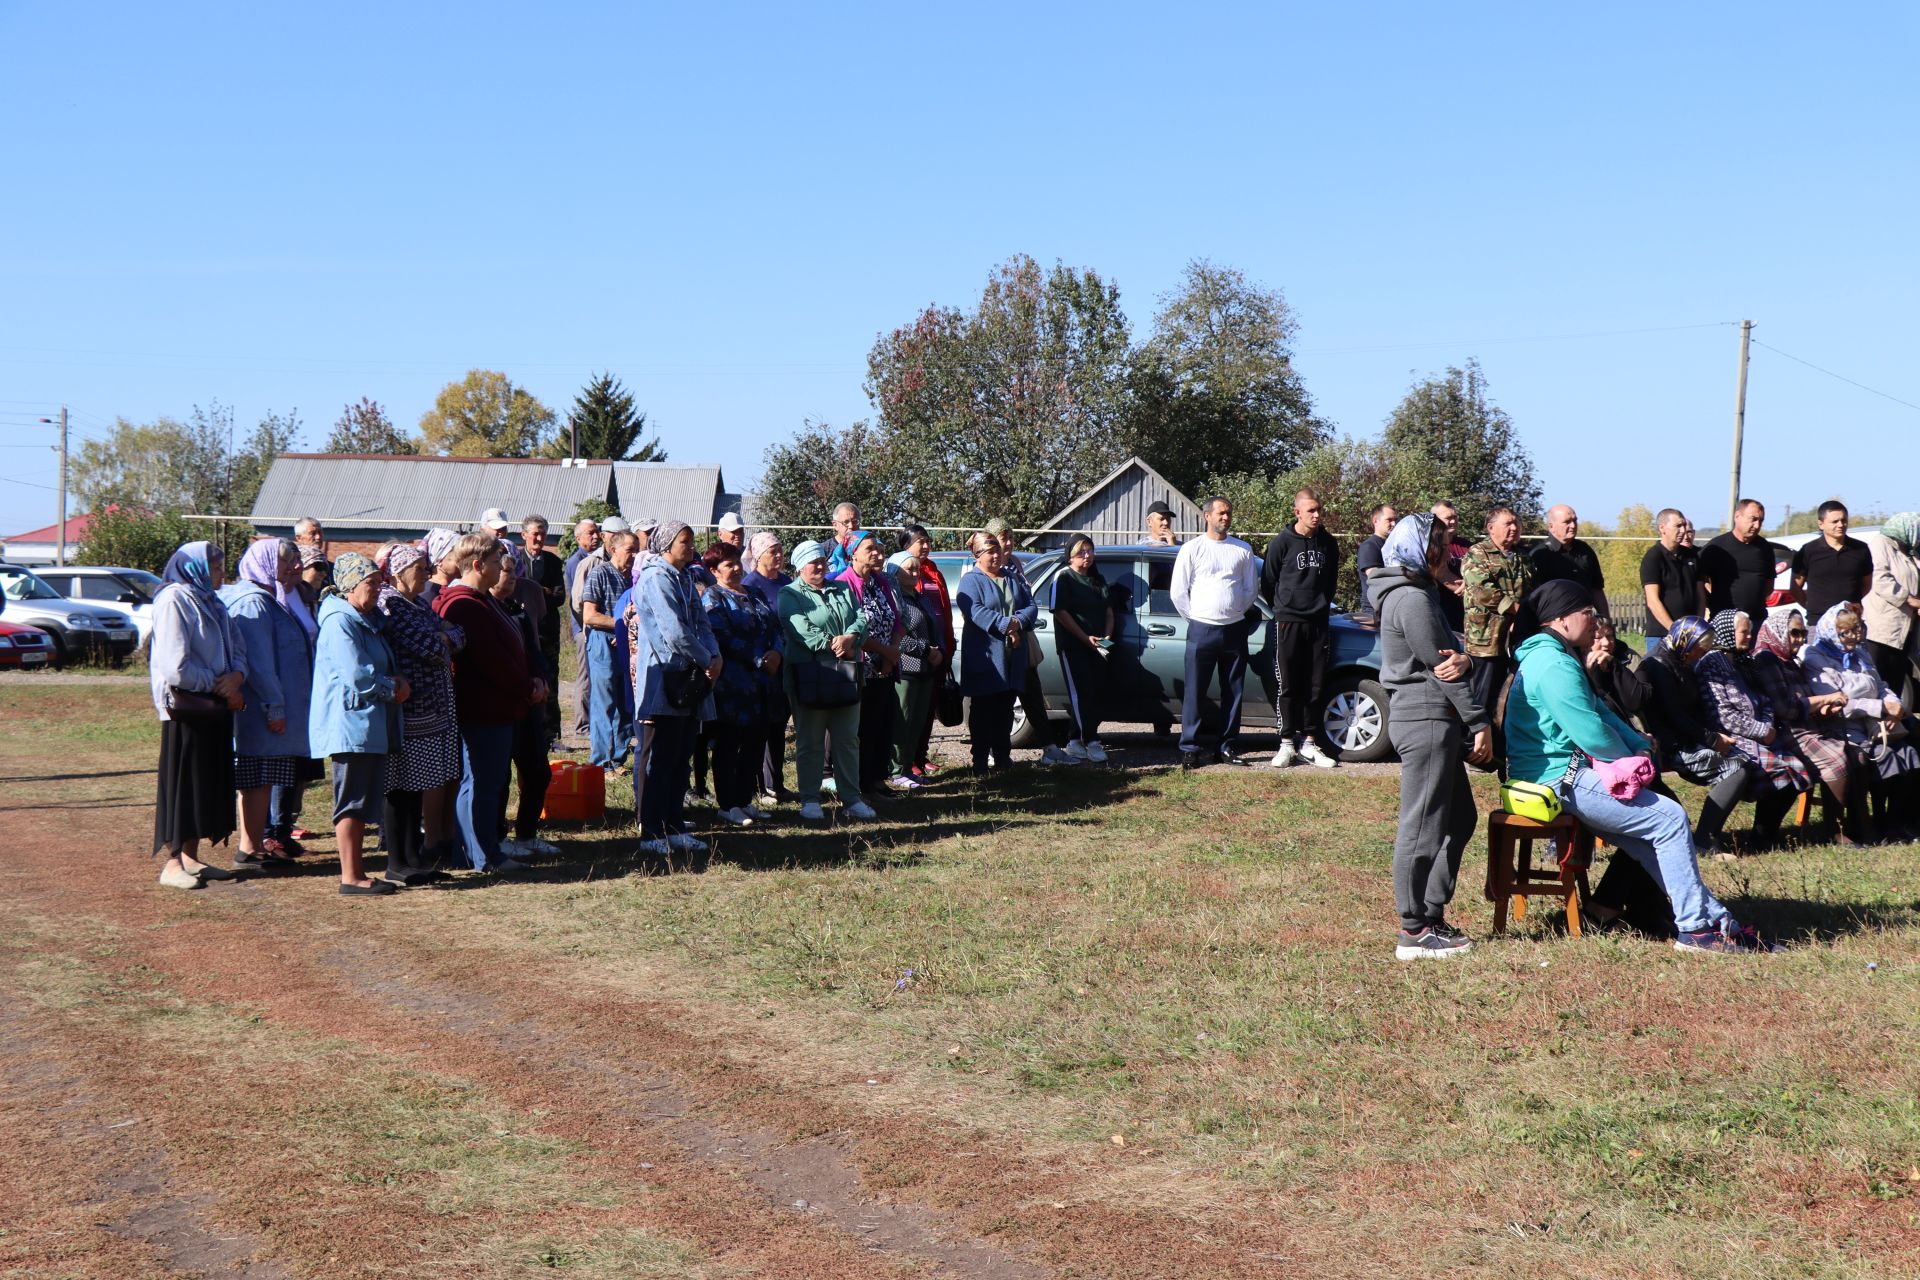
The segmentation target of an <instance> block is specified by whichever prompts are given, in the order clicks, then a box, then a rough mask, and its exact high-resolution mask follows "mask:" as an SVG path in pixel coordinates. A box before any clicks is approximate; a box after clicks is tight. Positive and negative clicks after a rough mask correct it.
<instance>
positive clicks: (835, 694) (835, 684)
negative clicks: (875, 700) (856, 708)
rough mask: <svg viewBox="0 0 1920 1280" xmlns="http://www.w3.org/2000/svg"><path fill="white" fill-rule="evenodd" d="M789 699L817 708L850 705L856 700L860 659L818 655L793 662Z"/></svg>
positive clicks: (804, 705) (857, 699) (857, 698)
mask: <svg viewBox="0 0 1920 1280" xmlns="http://www.w3.org/2000/svg"><path fill="white" fill-rule="evenodd" d="M793 700H794V701H795V702H798V703H799V704H800V705H801V706H803V707H812V708H814V709H815V710H821V711H825V710H830V709H832V708H835V707H851V706H853V705H854V704H855V703H857V702H859V701H860V660H859V659H858V658H821V659H815V660H814V661H811V662H805V661H803V662H796V663H794V664H793Z"/></svg>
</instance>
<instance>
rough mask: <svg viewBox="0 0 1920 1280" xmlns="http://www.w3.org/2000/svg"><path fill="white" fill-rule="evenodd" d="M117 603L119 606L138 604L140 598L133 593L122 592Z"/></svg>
mask: <svg viewBox="0 0 1920 1280" xmlns="http://www.w3.org/2000/svg"><path fill="white" fill-rule="evenodd" d="M118 603H120V604H139V603H140V597H139V596H137V595H135V594H133V592H131V591H122V592H121V593H120V597H119V601H118Z"/></svg>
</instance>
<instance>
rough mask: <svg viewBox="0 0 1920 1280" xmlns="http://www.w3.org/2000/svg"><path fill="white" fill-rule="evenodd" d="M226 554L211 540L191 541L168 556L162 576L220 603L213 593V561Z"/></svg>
mask: <svg viewBox="0 0 1920 1280" xmlns="http://www.w3.org/2000/svg"><path fill="white" fill-rule="evenodd" d="M225 558H226V556H225V555H224V553H222V552H221V550H220V548H219V547H217V546H215V545H214V544H213V543H211V542H189V543H186V544H185V545H183V546H182V547H181V548H180V549H179V550H178V551H175V552H174V553H173V554H172V555H171V556H169V557H168V558H167V567H166V568H165V569H164V570H162V571H161V573H160V576H161V577H162V578H164V579H166V580H167V581H168V582H171V583H176V584H178V585H179V586H183V587H185V588H187V590H189V591H192V592H195V593H196V594H198V595H199V596H200V597H201V598H202V599H205V600H210V601H212V602H214V603H215V604H218V603H219V597H218V596H216V595H214V593H213V567H212V566H213V562H214V561H215V560H224V559H225Z"/></svg>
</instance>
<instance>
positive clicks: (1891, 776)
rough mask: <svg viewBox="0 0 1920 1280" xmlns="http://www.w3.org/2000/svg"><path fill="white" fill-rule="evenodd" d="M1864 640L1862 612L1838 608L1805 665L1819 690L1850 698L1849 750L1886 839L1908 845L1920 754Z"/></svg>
mask: <svg viewBox="0 0 1920 1280" xmlns="http://www.w3.org/2000/svg"><path fill="white" fill-rule="evenodd" d="M1865 639H1866V629H1865V627H1864V626H1862V624H1861V620H1860V608H1859V606H1858V605H1854V604H1848V603H1842V604H1837V605H1835V606H1833V608H1831V609H1829V610H1827V612H1826V614H1825V615H1824V616H1823V617H1822V618H1821V619H1820V623H1819V625H1818V626H1817V627H1815V628H1814V633H1813V643H1812V644H1811V645H1809V646H1808V648H1807V651H1806V653H1805V654H1804V655H1802V657H1801V659H1800V661H1801V663H1802V664H1803V665H1804V666H1805V667H1806V669H1807V677H1808V679H1809V680H1811V681H1812V682H1813V686H1814V688H1815V689H1817V690H1820V691H1821V692H1828V691H1831V692H1835V693H1844V694H1845V695H1846V696H1847V700H1846V703H1845V704H1844V705H1843V707H1842V709H1841V712H1840V720H1841V725H1842V726H1843V727H1842V732H1843V733H1844V735H1845V737H1846V741H1847V746H1848V749H1849V750H1852V751H1856V752H1858V753H1859V754H1860V756H1861V757H1862V758H1863V759H1864V760H1865V761H1866V763H1867V766H1868V769H1869V778H1870V779H1871V783H1872V789H1873V798H1874V808H1875V809H1876V810H1877V811H1878V815H1879V826H1880V836H1881V838H1882V839H1887V840H1900V841H1909V840H1913V839H1916V838H1920V829H1917V828H1916V822H1920V806H1916V800H1917V799H1920V796H1916V785H1917V784H1920V752H1917V751H1915V750H1914V747H1913V741H1912V729H1913V721H1912V720H1911V719H1910V718H1908V716H1907V714H1906V708H1905V707H1903V706H1902V705H1901V704H1900V699H1899V698H1898V697H1897V696H1895V694H1894V691H1893V690H1892V689H1890V688H1888V687H1887V682H1886V681H1885V680H1883V679H1882V678H1881V676H1880V672H1879V670H1878V669H1877V668H1875V666H1874V665H1873V659H1872V658H1871V657H1869V656H1868V654H1867V648H1866V645H1865V644H1864V643H1863V642H1864V641H1865Z"/></svg>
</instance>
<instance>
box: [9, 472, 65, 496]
mask: <svg viewBox="0 0 1920 1280" xmlns="http://www.w3.org/2000/svg"><path fill="white" fill-rule="evenodd" d="M0 480H3V481H5V482H6V483H8V484H20V485H25V486H26V487H27V488H29V489H45V490H46V491H47V492H48V493H58V492H60V491H59V490H58V489H56V488H54V487H53V486H52V485H50V484H35V483H34V482H33V481H31V480H15V479H14V478H13V477H12V476H0Z"/></svg>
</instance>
